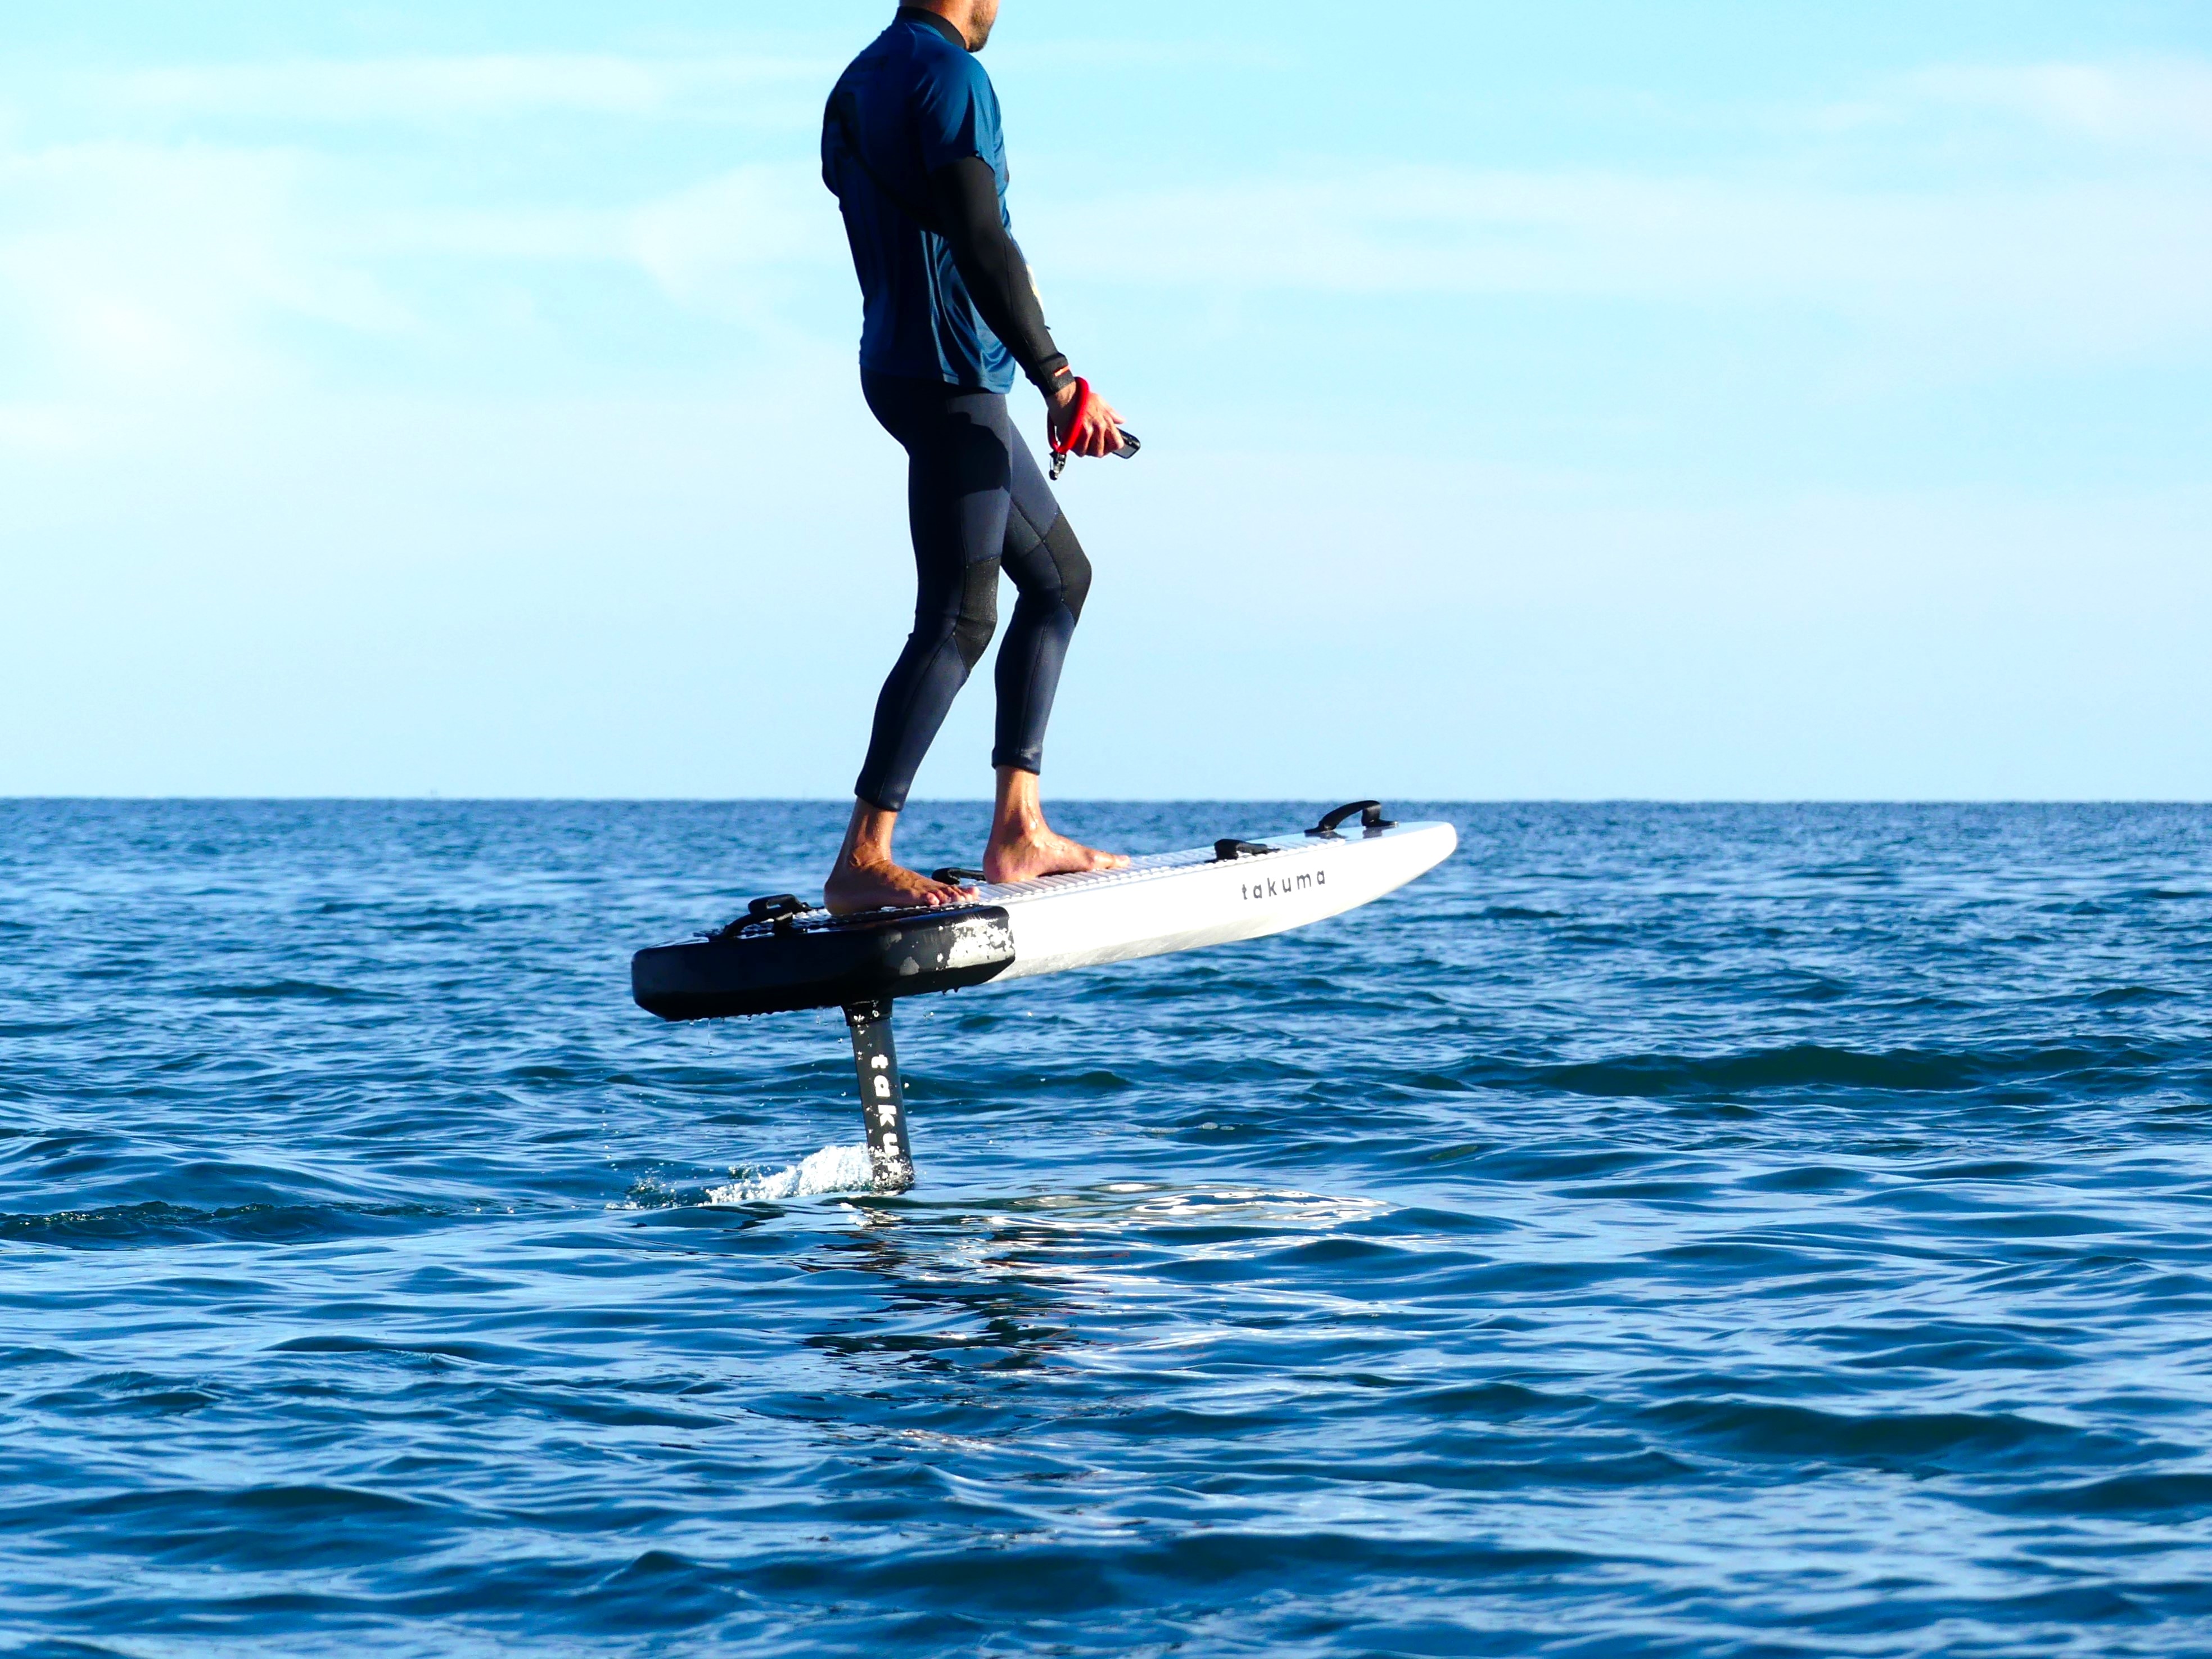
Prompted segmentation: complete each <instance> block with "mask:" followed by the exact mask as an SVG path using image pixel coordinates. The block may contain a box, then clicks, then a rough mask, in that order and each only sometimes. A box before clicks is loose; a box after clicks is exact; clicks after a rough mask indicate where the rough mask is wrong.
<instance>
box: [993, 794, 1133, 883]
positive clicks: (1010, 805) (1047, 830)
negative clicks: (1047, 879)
mask: <svg viewBox="0 0 2212 1659" xmlns="http://www.w3.org/2000/svg"><path fill="white" fill-rule="evenodd" d="M1128 866H1129V860H1127V859H1126V858H1124V857H1122V856H1121V854H1119V853H1102V852H1100V851H1099V850H1098V849H1097V848H1095V847H1085V845H1084V844H1083V843H1082V842H1079V841H1070V840H1069V839H1068V838H1067V837H1066V836H1061V835H1055V834H1054V832H1053V829H1052V826H1051V825H1050V824H1048V823H1046V822H1045V821H1044V806H1043V804H1042V802H1041V801H1039V799H1037V780H1036V773H1034V772H1024V771H1023V770H1021V769H1019V768H1018V767H1012V766H1002V767H1000V769H999V799H998V805H996V806H995V807H994V809H993V811H992V813H991V843H990V845H989V846H988V847H987V848H984V849H983V874H984V875H985V877H986V878H988V879H990V880H992V881H1035V880H1036V878H1038V877H1039V876H1064V875H1069V874H1075V873H1080V872H1085V871H1090V870H1126V869H1127V868H1128Z"/></svg>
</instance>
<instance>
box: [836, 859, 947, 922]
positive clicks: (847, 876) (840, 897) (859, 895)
mask: <svg viewBox="0 0 2212 1659" xmlns="http://www.w3.org/2000/svg"><path fill="white" fill-rule="evenodd" d="M969 896H970V895H969V892H968V891H967V890H965V889H963V888H958V887H955V886H953V885H952V884H951V883H949V882H942V881H932V880H931V879H930V878H928V877H927V876H925V875H923V874H921V872H919V871H916V870H909V869H908V868H907V867H906V866H904V865H902V864H894V863H892V862H891V860H889V859H879V860H868V861H867V862H865V863H862V862H857V861H854V860H846V859H840V860H837V867H836V869H835V870H834V871H832V872H830V875H829V880H827V881H825V882H823V884H822V902H823V905H824V907H826V908H828V910H829V914H830V915H836V916H851V915H859V914H860V912H861V911H863V910H884V909H893V910H918V909H921V908H924V907H925V906H927V907H935V906H938V905H945V904H959V903H961V902H964V901H965V900H966V899H968V898H969Z"/></svg>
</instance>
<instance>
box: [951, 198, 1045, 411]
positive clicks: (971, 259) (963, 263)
mask: <svg viewBox="0 0 2212 1659" xmlns="http://www.w3.org/2000/svg"><path fill="white" fill-rule="evenodd" d="M929 185H930V191H931V193H932V194H933V196H934V197H935V198H936V200H935V203H934V205H935V207H936V209H937V226H936V228H937V230H938V231H939V234H941V235H942V236H943V237H944V238H945V244H946V246H949V247H950V248H951V250H952V262H953V264H956V265H957V266H958V267H959V270H960V275H961V277H962V279H963V281H965V282H966V283H967V284H968V292H969V295H971V296H972V297H973V298H974V300H975V309H976V310H977V311H978V312H980V313H982V317H983V320H984V321H985V322H986V323H987V324H989V325H990V327H991V332H993V333H994V334H995V335H997V336H998V337H1000V339H1001V340H1003V341H1005V342H1006V349H1007V350H1009V351H1011V352H1012V353H1013V354H1014V361H1015V362H1018V363H1019V364H1020V365H1021V366H1022V372H1023V373H1024V374H1026V375H1028V376H1029V377H1030V381H1031V382H1032V383H1033V384H1034V385H1035V386H1036V388H1037V390H1039V391H1040V392H1048V391H1050V390H1051V389H1052V387H1053V386H1054V383H1055V382H1057V381H1058V380H1060V378H1061V377H1062V376H1063V375H1064V374H1066V369H1067V359H1066V357H1064V356H1061V355H1060V349H1059V348H1058V347H1057V346H1055V345H1054V344H1053V343H1052V331H1051V330H1050V329H1048V328H1047V327H1046V326H1045V320H1044V307H1043V306H1042V304H1040V303H1039V301H1038V300H1037V292H1036V283H1033V282H1032V281H1031V280H1030V267H1029V261H1028V260H1026V259H1024V258H1022V251H1021V249H1020V247H1019V246H1017V245H1016V243H1015V241H1014V239H1013V238H1012V236H1010V235H1008V234H1006V219H1005V217H1004V216H1003V215H1002V214H1001V213H1000V207H999V180H998V177H997V175H996V174H995V173H993V172H992V171H991V166H990V163H989V162H987V161H984V160H982V159H981V157H980V156H974V155H970V156H968V157H966V158H964V159H963V160H961V161H953V162H950V163H948V164H947V165H946V166H944V167H939V168H938V170H937V171H936V172H935V173H932V174H930V177H929Z"/></svg>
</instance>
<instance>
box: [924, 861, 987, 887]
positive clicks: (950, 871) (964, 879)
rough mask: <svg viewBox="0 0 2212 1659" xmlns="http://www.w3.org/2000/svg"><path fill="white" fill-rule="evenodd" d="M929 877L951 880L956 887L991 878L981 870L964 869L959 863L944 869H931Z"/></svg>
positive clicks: (944, 880) (933, 879)
mask: <svg viewBox="0 0 2212 1659" xmlns="http://www.w3.org/2000/svg"><path fill="white" fill-rule="evenodd" d="M929 878H930V879H931V880H932V881H943V882H950V883H951V884H952V885H953V886H955V887H964V886H966V885H968V884H969V883H970V882H976V881H988V880H990V878H989V877H988V876H987V875H985V874H984V873H983V872H981V870H969V869H964V868H963V867H962V866H959V865H957V864H948V865H946V866H945V867H944V868H943V869H942V870H933V871H931V872H929Z"/></svg>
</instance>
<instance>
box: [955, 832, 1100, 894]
mask: <svg viewBox="0 0 2212 1659" xmlns="http://www.w3.org/2000/svg"><path fill="white" fill-rule="evenodd" d="M1128 867H1129V860H1127V858H1125V857H1124V856H1122V855H1121V854H1119V853H1102V852H1100V851H1099V850H1098V849H1097V848H1095V847H1085V845H1084V844H1083V843H1082V842H1079V841H1070V840H1069V839H1068V838H1067V837H1066V836H1061V835H1055V834H1054V832H1053V831H1051V830H1050V829H1045V828H1044V827H1043V826H1042V825H1039V826H1038V827H1037V828H1036V829H1030V830H1027V831H1024V832H1022V833H1018V834H1016V835H1013V836H1009V837H1008V838H1007V839H1006V840H1004V841H1001V840H1000V839H999V838H998V837H997V836H993V837H992V839H991V844H990V846H988V847H987V848H984V850H983V873H984V874H985V875H986V876H987V877H988V878H990V879H991V880H993V881H1035V880H1036V878H1038V877H1039V876H1064V875H1068V874H1071V873H1076V872H1082V871H1086V870H1126V869H1127V868H1128Z"/></svg>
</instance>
